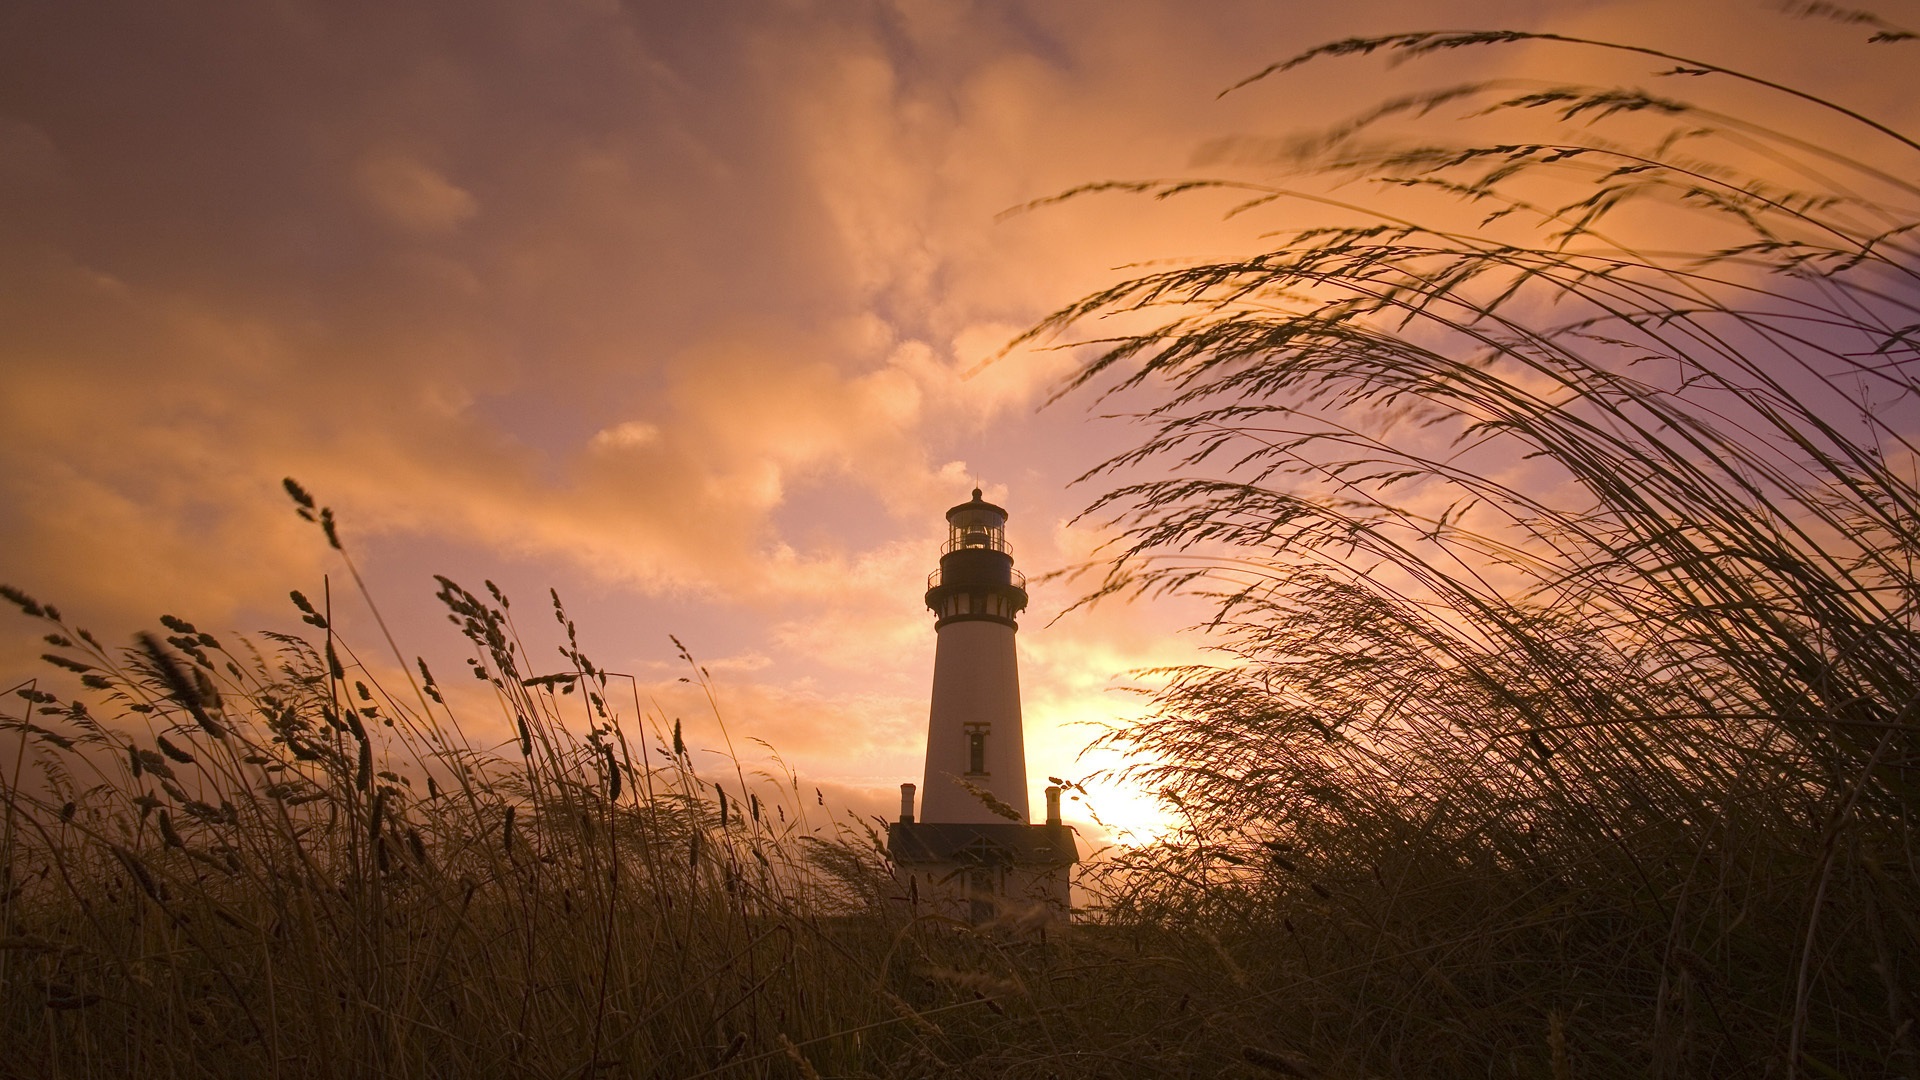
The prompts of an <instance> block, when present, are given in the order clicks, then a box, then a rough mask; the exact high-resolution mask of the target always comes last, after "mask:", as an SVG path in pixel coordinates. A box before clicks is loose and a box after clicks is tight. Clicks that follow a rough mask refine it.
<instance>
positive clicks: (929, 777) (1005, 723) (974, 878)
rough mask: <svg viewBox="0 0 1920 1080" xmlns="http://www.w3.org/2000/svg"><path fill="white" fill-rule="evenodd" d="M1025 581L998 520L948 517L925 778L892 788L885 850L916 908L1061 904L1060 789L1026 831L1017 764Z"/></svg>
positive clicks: (969, 509) (1021, 745)
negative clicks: (895, 808)
mask: <svg viewBox="0 0 1920 1080" xmlns="http://www.w3.org/2000/svg"><path fill="white" fill-rule="evenodd" d="M1026 584H1027V583H1026V578H1025V577H1024V576H1022V575H1021V573H1020V571H1018V570H1016V569H1014V566H1013V549H1012V548H1011V547H1009V546H1008V544H1007V512H1006V511H1005V510H1004V509H1002V508H1000V507H998V506H995V505H994V504H993V503H990V502H987V501H986V500H984V499H982V498H981V497H980V489H979V488H975V489H974V490H973V498H972V499H971V500H969V501H967V502H964V503H961V504H960V505H958V506H955V507H953V508H952V509H950V510H948V511H947V541H946V544H945V545H944V546H942V548H941V550H940V565H939V568H938V569H936V570H934V572H933V573H932V574H931V575H930V576H929V577H928V578H927V592H926V603H927V608H928V610H929V611H931V612H932V613H933V616H934V624H933V625H934V635H935V640H934V652H933V695H932V702H931V704H930V706H929V708H928V710H927V760H926V771H925V773H924V775H923V776H922V783H921V785H920V787H919V789H918V790H919V793H920V796H921V805H920V806H919V807H918V811H919V812H918V813H917V814H916V813H915V810H916V808H915V805H914V801H915V800H914V797H915V785H913V784H910V783H909V784H902V785H900V820H899V821H897V822H895V823H893V824H892V825H891V826H890V827H889V829H888V848H889V851H890V852H891V854H892V856H893V860H894V864H895V866H896V868H897V869H898V872H899V873H900V874H901V875H902V876H903V877H904V878H905V879H906V880H905V881H904V882H903V884H904V885H905V886H906V894H907V896H908V897H909V898H910V899H911V900H912V901H913V902H914V903H916V904H921V903H924V904H928V905H931V906H932V907H934V908H935V909H936V910H941V909H946V910H948V911H949V912H950V913H951V914H954V915H956V916H962V917H966V918H968V919H969V920H970V921H973V922H981V921H984V920H986V919H989V918H992V917H993V916H994V914H995V913H997V912H1000V911H1002V910H1005V909H1007V908H1009V907H1017V908H1031V907H1033V906H1035V905H1047V906H1052V907H1055V908H1058V909H1061V910H1062V911H1064V910H1065V909H1066V907H1067V904H1068V873H1069V871H1070V869H1071V867H1072V865H1073V864H1074V863H1076V862H1078V861H1079V850H1078V847H1077V845H1076V843H1075V841H1074V836H1073V830H1072V829H1071V828H1069V827H1068V826H1067V825H1066V824H1064V823H1063V822H1062V821H1061V819H1060V789H1059V788H1058V787H1049V788H1048V789H1047V817H1046V820H1045V822H1044V823H1043V824H1038V825H1035V824H1030V823H1029V816H1028V809H1029V808H1028V805H1027V753H1026V740H1025V732H1024V730H1023V727H1022V724H1021V716H1020V666H1019V658H1018V653H1017V650H1016V648H1015V638H1016V636H1017V634H1018V631H1019V628H1020V627H1019V623H1018V621H1017V619H1018V616H1019V614H1020V612H1022V611H1024V610H1026V606H1027V588H1026Z"/></svg>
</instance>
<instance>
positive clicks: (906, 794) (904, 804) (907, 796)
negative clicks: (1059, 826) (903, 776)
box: [900, 784, 1060, 825]
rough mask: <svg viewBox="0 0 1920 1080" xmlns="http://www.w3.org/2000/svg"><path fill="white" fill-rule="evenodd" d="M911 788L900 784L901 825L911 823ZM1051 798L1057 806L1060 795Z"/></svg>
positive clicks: (910, 785) (909, 785) (911, 786)
mask: <svg viewBox="0 0 1920 1080" xmlns="http://www.w3.org/2000/svg"><path fill="white" fill-rule="evenodd" d="M913 790H914V789H913V785H912V784H901V785H900V824H902V825H911V824H913ZM1053 799H1054V801H1053V803H1051V804H1049V805H1054V806H1056V807H1057V805H1058V803H1059V801H1060V797H1059V796H1058V795H1055V796H1054V797H1053Z"/></svg>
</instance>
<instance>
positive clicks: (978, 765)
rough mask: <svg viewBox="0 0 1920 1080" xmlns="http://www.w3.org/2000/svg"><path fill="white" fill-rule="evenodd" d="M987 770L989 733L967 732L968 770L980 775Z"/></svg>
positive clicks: (972, 773)
mask: <svg viewBox="0 0 1920 1080" xmlns="http://www.w3.org/2000/svg"><path fill="white" fill-rule="evenodd" d="M986 771H987V733H986V732H984V731H969V732H967V772H968V773H969V774H970V775H973V776H979V775H981V774H983V773H985V772H986Z"/></svg>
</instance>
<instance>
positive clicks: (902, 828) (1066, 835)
mask: <svg viewBox="0 0 1920 1080" xmlns="http://www.w3.org/2000/svg"><path fill="white" fill-rule="evenodd" d="M887 849H888V851H889V852H890V853H891V854H892V855H893V861H894V862H896V863H902V864H913V863H956V862H963V863H979V864H981V865H990V864H1005V863H1011V864H1014V865H1019V866H1034V865H1043V866H1066V865H1070V864H1072V863H1077V862H1079V861H1080V848H1079V845H1078V844H1076V843H1075V842H1074V838H1073V829H1072V827H1071V826H1067V825H1021V824H1018V823H1015V822H1005V823H1000V822H994V823H991V824H957V823H944V822H903V821H896V822H894V823H893V824H891V825H889V826H887Z"/></svg>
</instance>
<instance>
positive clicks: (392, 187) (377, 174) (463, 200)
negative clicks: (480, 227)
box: [353, 154, 480, 233]
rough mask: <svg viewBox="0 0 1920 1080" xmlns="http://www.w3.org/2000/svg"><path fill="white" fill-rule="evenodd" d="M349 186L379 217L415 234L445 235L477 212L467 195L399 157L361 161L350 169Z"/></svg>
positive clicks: (381, 156) (419, 164)
mask: <svg viewBox="0 0 1920 1080" xmlns="http://www.w3.org/2000/svg"><path fill="white" fill-rule="evenodd" d="M353 183H354V189H355V190H356V191H357V192H358V193H359V195H360V197H361V198H363V199H365V200H366V202H367V205H368V206H369V207H371V208H372V209H373V210H374V211H375V212H377V213H378V214H379V215H380V216H381V217H383V218H385V219H386V220H387V221H388V222H390V223H392V224H394V225H398V226H400V227H401V228H403V229H410V230H413V231H415V232H424V233H437V232H449V231H451V230H453V229H455V228H457V227H458V226H460V225H462V224H464V223H465V222H466V221H467V219H469V218H471V217H473V215H475V214H476V213H479V211H480V204H479V202H478V201H477V200H476V199H474V197H473V195H472V193H471V192H468V191H466V190H465V189H463V188H461V187H459V186H458V185H456V184H454V183H453V182H452V181H450V180H448V179H447V178H446V177H445V176H442V175H441V174H440V173H438V172H436V171H435V170H433V169H432V168H430V167H428V166H427V165H426V164H424V163H422V162H420V161H417V160H415V159H413V158H410V157H406V156H403V155H398V154H373V155H369V156H368V157H365V158H362V159H361V161H360V163H359V164H358V165H357V166H355V168H354V172H353Z"/></svg>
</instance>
